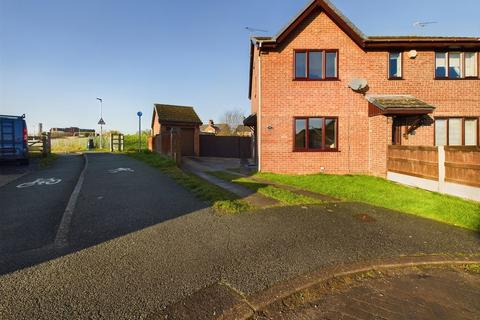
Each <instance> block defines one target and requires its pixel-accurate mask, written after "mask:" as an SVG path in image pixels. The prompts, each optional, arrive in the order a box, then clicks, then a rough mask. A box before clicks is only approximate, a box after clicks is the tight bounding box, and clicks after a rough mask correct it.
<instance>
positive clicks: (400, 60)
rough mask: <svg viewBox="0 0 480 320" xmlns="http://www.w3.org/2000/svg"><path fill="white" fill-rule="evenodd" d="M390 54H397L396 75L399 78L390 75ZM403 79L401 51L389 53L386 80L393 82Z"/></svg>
mask: <svg viewBox="0 0 480 320" xmlns="http://www.w3.org/2000/svg"><path fill="white" fill-rule="evenodd" d="M392 54H398V65H397V67H398V69H399V70H398V71H399V72H398V73H399V74H400V75H399V76H392V75H391V74H390V62H391V61H392ZM402 78H403V52H402V51H390V52H389V53H388V79H391V80H395V79H402Z"/></svg>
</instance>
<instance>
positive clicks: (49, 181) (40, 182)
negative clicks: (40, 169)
mask: <svg viewBox="0 0 480 320" xmlns="http://www.w3.org/2000/svg"><path fill="white" fill-rule="evenodd" d="M60 182H62V179H56V178H40V179H37V180H35V181H31V182H25V183H22V184H19V185H18V186H17V188H19V189H22V188H30V187H33V186H51V185H54V184H58V183H60Z"/></svg>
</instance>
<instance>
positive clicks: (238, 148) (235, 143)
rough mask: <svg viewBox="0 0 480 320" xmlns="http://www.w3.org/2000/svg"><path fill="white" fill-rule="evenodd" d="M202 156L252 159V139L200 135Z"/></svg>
mask: <svg viewBox="0 0 480 320" xmlns="http://www.w3.org/2000/svg"><path fill="white" fill-rule="evenodd" d="M200 156H201V157H219V158H241V159H248V158H251V157H252V138H250V137H236V136H234V137H219V136H210V135H200Z"/></svg>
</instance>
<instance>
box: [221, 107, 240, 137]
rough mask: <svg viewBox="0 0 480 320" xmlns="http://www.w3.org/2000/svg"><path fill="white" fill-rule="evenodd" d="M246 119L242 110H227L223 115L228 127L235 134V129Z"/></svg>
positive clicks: (223, 120)
mask: <svg viewBox="0 0 480 320" xmlns="http://www.w3.org/2000/svg"><path fill="white" fill-rule="evenodd" d="M244 119H245V117H244V115H243V112H242V110H240V109H234V110H230V111H227V112H225V114H224V115H223V117H222V122H223V123H225V124H227V125H228V128H229V129H230V134H234V132H235V129H237V127H238V126H239V125H242V124H243V120H244Z"/></svg>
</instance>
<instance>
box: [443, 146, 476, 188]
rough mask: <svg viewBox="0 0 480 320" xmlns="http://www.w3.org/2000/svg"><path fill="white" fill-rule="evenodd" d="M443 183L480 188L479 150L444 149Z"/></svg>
mask: <svg viewBox="0 0 480 320" xmlns="http://www.w3.org/2000/svg"><path fill="white" fill-rule="evenodd" d="M445 181H448V182H453V183H458V184H464V185H468V186H473V187H480V148H479V147H445Z"/></svg>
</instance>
